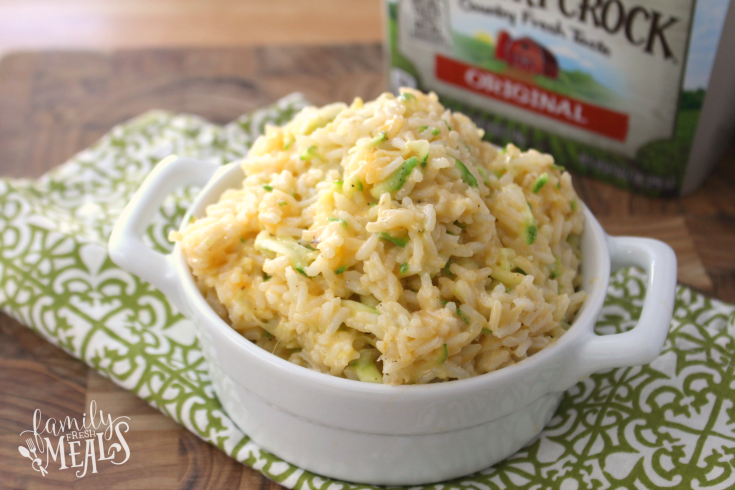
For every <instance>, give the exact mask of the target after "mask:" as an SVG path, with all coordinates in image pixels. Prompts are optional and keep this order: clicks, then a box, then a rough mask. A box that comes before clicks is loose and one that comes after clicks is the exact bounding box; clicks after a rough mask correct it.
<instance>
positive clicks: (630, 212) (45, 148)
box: [0, 44, 735, 489]
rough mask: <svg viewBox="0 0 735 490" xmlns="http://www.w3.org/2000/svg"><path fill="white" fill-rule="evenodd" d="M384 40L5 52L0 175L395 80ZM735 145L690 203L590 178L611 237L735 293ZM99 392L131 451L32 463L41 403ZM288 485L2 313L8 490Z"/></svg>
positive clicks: (588, 197)
mask: <svg viewBox="0 0 735 490" xmlns="http://www.w3.org/2000/svg"><path fill="white" fill-rule="evenodd" d="M382 70H383V61H382V57H381V51H380V47H379V46H378V45H359V44H356V45H351V46H342V47H335V46H333V47H321V46H314V47H304V46H300V47H274V46H270V47H250V48H232V49H174V50H140V51H114V52H110V53H99V52H37V53H19V54H13V55H10V56H7V57H5V58H4V59H3V60H2V61H0V175H3V176H13V177H37V176H39V175H41V174H42V173H43V172H44V171H46V170H48V169H50V168H51V167H53V166H55V165H58V164H60V163H62V162H63V161H65V160H66V159H68V158H69V157H70V156H72V155H73V154H74V153H75V152H77V151H79V150H81V149H83V148H85V147H87V146H89V145H90V144H92V143H93V142H94V141H95V140H96V139H98V138H99V137H100V136H102V135H103V134H104V133H105V132H107V131H108V130H109V129H110V128H111V127H112V126H113V125H115V124H117V123H120V122H122V121H125V120H126V119H129V118H131V117H133V116H136V115H138V114H140V113H141V112H144V111H146V110H149V109H153V108H159V109H167V110H171V111H176V112H189V113H193V114H197V115H200V116H202V117H205V118H207V119H209V120H212V121H215V122H219V123H224V122H227V121H230V120H232V119H234V118H235V117H237V116H239V115H240V114H242V113H244V112H247V111H250V110H252V109H254V108H256V107H260V106H263V105H265V104H268V103H270V102H273V101H275V100H276V99H277V98H279V97H281V96H283V95H286V94H288V93H290V92H293V91H296V90H298V91H301V92H303V93H304V94H305V95H306V96H307V97H308V98H309V99H310V100H312V101H313V102H314V103H316V104H324V103H328V102H332V101H334V100H342V101H346V102H348V101H350V100H351V99H352V98H353V97H355V96H358V95H359V96H362V97H363V98H365V99H369V98H372V97H374V96H376V95H377V94H378V93H380V92H381V91H382V90H384V89H385V77H384V75H383V73H382ZM733 162H735V154H733V153H731V154H729V155H727V156H726V157H725V158H724V159H723V162H722V163H721V164H720V166H719V167H718V168H717V169H716V170H715V173H714V174H713V175H712V177H711V178H710V179H709V180H708V181H707V182H706V184H705V186H704V187H703V188H702V189H700V190H699V191H697V192H696V193H694V194H693V195H691V196H689V197H687V198H684V199H678V200H674V199H668V200H662V199H651V198H646V197H643V196H639V195H634V194H630V193H628V192H626V191H622V190H620V189H617V188H614V187H612V186H609V185H607V184H603V183H601V182H598V181H594V180H591V179H588V178H584V177H575V185H576V187H577V188H578V190H579V194H580V196H581V197H582V199H583V200H584V201H585V202H586V203H587V205H588V206H589V207H590V208H591V209H592V211H593V212H594V213H595V214H596V215H597V216H598V217H599V219H600V221H601V222H602V224H603V226H604V227H605V228H606V229H607V230H608V231H609V232H611V233H613V234H619V235H624V234H633V235H641V236H651V237H654V238H658V239H661V240H664V241H666V242H667V243H669V244H670V245H672V247H674V249H675V250H676V252H677V256H678V259H679V263H680V269H679V280H680V281H681V282H682V283H684V284H687V285H690V286H693V287H695V288H696V289H699V290H702V291H705V292H707V294H710V295H712V296H715V297H720V298H722V299H724V300H727V301H735V253H733V251H735V199H734V198H733V196H734V195H735V194H734V192H735V171H734V170H733ZM91 400H95V401H96V402H97V403H98V404H99V406H100V407H101V408H102V409H104V410H110V411H111V412H112V413H114V414H119V415H127V416H130V417H131V419H132V420H131V433H130V444H131V460H130V461H129V462H127V463H126V464H125V465H122V466H119V467H112V466H111V465H108V466H105V467H104V468H103V469H102V470H101V471H100V473H99V474H97V475H92V476H86V477H84V478H82V479H78V478H76V477H75V476H74V475H73V474H72V473H71V472H66V471H56V470H53V471H51V472H50V473H49V475H47V476H46V478H41V477H40V476H38V475H37V474H35V473H33V472H31V471H30V470H29V469H28V467H27V465H25V464H21V460H20V456H19V454H18V453H17V449H16V447H17V443H18V434H19V432H21V431H22V430H25V429H27V428H28V426H29V424H30V421H31V419H32V416H33V411H34V410H35V409H36V408H40V409H41V410H42V411H43V413H44V414H46V415H49V416H53V417H62V418H63V417H65V416H67V415H68V416H70V417H80V416H81V414H82V413H83V412H84V411H85V410H87V408H88V405H89V402H90V401H91ZM277 487H278V485H276V484H274V483H272V482H269V481H267V480H266V479H264V478H263V477H261V476H260V475H259V474H258V473H257V472H255V471H253V470H251V469H250V468H247V467H244V466H242V465H240V464H238V463H236V462H235V461H234V460H232V459H230V458H229V457H227V456H225V455H224V454H223V453H221V452H220V451H219V450H217V449H215V448H213V447H212V446H209V445H208V444H206V443H204V442H202V441H200V440H199V439H197V438H196V437H195V436H194V435H192V434H191V433H190V432H188V431H186V430H185V429H183V428H181V427H180V426H178V425H177V424H175V423H174V422H172V421H171V420H170V419H168V418H166V417H164V416H163V415H161V414H160V413H159V412H158V411H156V410H154V409H152V408H150V407H148V406H147V405H146V404H145V403H143V402H142V401H140V400H139V399H138V398H136V397H135V396H134V395H132V394H131V393H129V392H127V391H124V390H122V389H120V388H118V387H117V386H116V385H114V384H113V383H111V382H110V381H108V380H106V379H105V378H102V377H101V376H99V375H98V374H96V373H95V372H94V371H92V370H90V369H88V368H87V367H86V366H84V365H83V364H82V363H81V362H79V361H77V360H75V359H73V358H71V357H70V356H68V355H67V354H65V353H64V352H63V351H61V350H60V349H58V348H56V347H54V346H52V345H51V344H49V343H47V342H46V341H44V340H43V339H41V338H40V337H38V336H36V335H35V334H34V333H33V332H31V331H30V330H28V329H27V328H25V327H23V326H21V325H20V324H18V323H17V322H16V321H14V320H13V319H11V318H9V317H7V316H6V315H2V314H0V488H3V489H5V488H7V489H11V488H12V489H47V488H48V489H51V488H54V489H57V488H60V489H66V488H69V489H71V488H74V489H77V488H85V489H86V488H95V489H97V488H121V489H128V488H136V489H174V488H175V489H178V488H182V489H183V488H186V489H219V488H223V489H224V488H227V489H231V488H240V489H253V488H269V489H275V488H277Z"/></svg>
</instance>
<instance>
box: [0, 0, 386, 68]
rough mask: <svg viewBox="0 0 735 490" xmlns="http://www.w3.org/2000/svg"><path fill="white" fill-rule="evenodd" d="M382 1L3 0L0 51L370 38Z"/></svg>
mask: <svg viewBox="0 0 735 490" xmlns="http://www.w3.org/2000/svg"><path fill="white" fill-rule="evenodd" d="M381 11H382V0H309V1H308V2H305V1H303V0H268V1H267V2H265V1H262V0H126V1H124V2H123V1H119V0H3V1H2V2H0V55H2V54H4V53H6V52H9V51H11V50H19V49H70V48H71V49H96V50H107V49H121V48H127V49H130V48H142V47H145V48H152V47H174V46H178V47H182V46H186V47H190V48H194V47H204V46H207V47H213V46H248V45H253V44H296V43H299V44H304V43H309V44H328V43H349V42H376V41H379V40H380V39H381V38H382V33H383V30H382V22H381Z"/></svg>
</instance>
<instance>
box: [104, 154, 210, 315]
mask: <svg viewBox="0 0 735 490" xmlns="http://www.w3.org/2000/svg"><path fill="white" fill-rule="evenodd" d="M220 168H222V166H221V165H218V164H215V163H210V162H204V161H201V160H194V159H193V158H180V157H177V156H174V155H172V156H170V157H166V158H164V159H163V160H161V162H159V163H158V165H156V167H155V168H154V169H153V171H152V172H151V173H150V174H148V176H147V177H146V178H145V180H144V181H143V183H142V184H141V186H140V187H139V188H138V190H137V191H136V192H135V195H133V198H132V199H131V200H130V202H129V203H128V205H127V206H126V207H125V209H124V210H123V212H122V214H121V215H120V217H119V218H118V220H117V223H115V227H114V228H113V229H112V234H111V235H110V241H109V245H108V247H109V248H108V252H109V254H110V258H111V259H112V261H113V262H114V263H115V264H117V265H118V266H119V267H120V268H121V269H123V270H126V271H128V272H130V273H132V274H135V275H136V276H138V277H140V278H141V279H143V280H144V281H146V282H149V283H151V284H152V285H153V286H155V287H156V288H158V289H159V290H160V291H161V292H162V293H163V294H164V295H166V298H167V299H168V300H169V302H170V303H171V304H172V305H173V306H174V307H175V308H177V309H178V310H179V311H183V308H182V307H183V306H184V301H183V298H182V297H181V293H180V290H179V285H178V282H179V281H178V280H177V278H176V272H175V268H174V264H173V260H172V256H171V255H170V254H169V255H164V254H162V253H159V252H156V251H155V250H153V249H151V248H150V247H149V246H147V245H146V244H145V243H143V240H142V236H143V233H145V231H146V229H147V227H148V225H149V223H150V221H151V218H152V217H153V215H154V213H156V212H157V211H158V209H159V207H160V206H161V203H162V202H163V200H164V198H166V196H168V195H169V194H170V193H171V192H172V191H173V190H175V189H176V188H178V187H182V186H185V185H204V184H206V183H207V182H209V180H210V179H211V178H212V176H213V175H214V173H215V172H216V171H217V170H218V169H220Z"/></svg>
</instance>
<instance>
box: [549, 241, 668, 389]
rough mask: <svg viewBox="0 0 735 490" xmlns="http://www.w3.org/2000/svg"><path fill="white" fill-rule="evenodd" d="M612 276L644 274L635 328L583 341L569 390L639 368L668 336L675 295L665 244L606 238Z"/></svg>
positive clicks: (590, 336) (653, 356)
mask: <svg viewBox="0 0 735 490" xmlns="http://www.w3.org/2000/svg"><path fill="white" fill-rule="evenodd" d="M607 242H608V247H609V249H610V262H611V264H610V265H611V268H612V270H617V269H620V268H621V267H626V266H631V265H632V266H637V267H640V268H641V269H643V270H645V271H646V273H647V274H648V281H647V285H646V298H645V300H644V301H643V308H642V310H641V316H640V318H639V320H638V323H637V324H636V326H635V327H634V328H633V329H632V330H629V331H627V332H625V333H620V334H614V335H596V334H595V333H594V332H590V333H589V334H588V335H587V337H586V338H585V339H584V340H583V341H582V345H581V346H580V348H579V349H580V350H579V356H578V357H577V358H576V360H575V361H574V362H575V365H573V366H571V369H569V372H570V374H571V376H564V377H563V378H564V383H563V385H561V386H560V388H561V389H563V390H564V389H568V388H570V387H572V386H574V385H575V384H576V383H578V382H579V381H580V380H582V379H584V378H586V377H587V376H589V375H590V374H592V373H595V372H597V371H601V370H603V369H609V368H614V367H626V366H639V365H642V364H648V363H649V362H652V361H653V360H654V359H656V357H658V355H659V354H660V353H661V349H662V348H663V345H664V341H665V340H666V335H667V334H668V332H669V324H670V322H671V315H672V314H673V310H674V299H675V295H676V266H677V263H676V254H675V253H674V251H673V250H672V249H671V247H669V246H668V245H667V244H665V243H663V242H661V241H658V240H652V239H650V238H637V237H610V236H608V237H607Z"/></svg>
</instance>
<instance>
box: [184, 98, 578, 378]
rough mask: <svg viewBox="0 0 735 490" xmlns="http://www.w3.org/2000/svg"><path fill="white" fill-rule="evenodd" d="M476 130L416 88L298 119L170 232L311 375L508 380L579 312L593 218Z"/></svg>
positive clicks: (534, 165) (224, 310) (243, 327)
mask: <svg viewBox="0 0 735 490" xmlns="http://www.w3.org/2000/svg"><path fill="white" fill-rule="evenodd" d="M482 136H483V131H482V130H480V129H478V128H477V127H476V126H475V125H474V123H473V122H472V121H471V120H470V119H469V118H467V117H466V116H464V115H463V114H460V113H452V112H451V111H449V110H446V109H445V108H444V107H443V106H442V105H441V104H440V103H439V101H438V99H437V97H436V95H434V94H433V93H432V94H428V95H427V94H423V93H421V92H418V91H415V90H410V89H403V90H402V93H401V95H400V96H398V97H395V96H393V95H391V94H389V93H385V94H383V95H381V96H380V97H378V98H377V99H376V100H374V101H372V102H368V103H364V102H363V101H362V100H361V99H359V98H358V99H355V101H354V102H353V103H352V104H351V105H349V106H348V105H345V104H330V105H327V106H325V107H322V108H315V107H310V108H306V109H304V110H302V111H301V112H299V113H298V114H297V115H296V116H295V117H294V118H293V120H292V121H291V122H289V123H288V124H286V125H285V126H283V127H268V128H266V131H265V135H264V136H261V137H260V138H259V139H258V140H257V141H256V142H255V144H254V145H253V147H252V149H251V150H250V153H249V155H248V157H247V158H245V159H244V160H243V161H242V162H241V165H242V168H243V170H244V172H245V175H246V178H245V180H244V182H243V185H242V187H241V188H239V189H231V190H228V191H226V192H225V193H224V194H223V195H222V196H221V198H220V200H219V202H217V203H216V204H213V205H211V206H209V207H208V208H207V212H206V217H203V218H201V219H197V220H195V221H193V222H192V223H190V224H189V225H188V226H187V227H186V229H185V230H184V232H183V233H173V234H172V238H173V239H175V240H178V241H179V242H180V246H181V250H182V252H183V254H184V256H185V257H186V260H187V261H188V263H189V265H190V267H191V270H192V272H193V274H194V276H195V278H196V280H197V282H198V285H199V287H200V289H201V290H202V292H203V294H204V295H205V297H206V298H207V300H208V302H209V303H210V304H211V306H212V307H213V308H214V309H215V310H216V311H217V312H218V314H219V315H220V316H221V317H222V318H223V319H225V320H226V321H227V322H228V323H229V324H231V325H232V327H233V328H234V329H235V330H237V331H238V332H240V333H241V334H242V335H243V336H245V337H246V338H247V339H249V340H250V341H252V342H254V343H255V344H257V345H258V346H260V347H262V348H263V349H266V350H267V351H269V352H272V353H273V354H275V355H277V356H280V357H282V358H284V359H287V360H289V361H291V362H294V363H296V364H299V365H301V366H304V367H307V368H310V369H314V370H316V371H320V372H323V373H327V374H331V375H334V376H340V377H346V378H349V379H354V380H360V381H367V382H375V383H387V384H392V385H397V384H405V383H429V382H435V381H442V380H452V379H462V378H467V377H470V376H477V375H480V374H483V373H488V372H490V371H494V370H497V369H501V368H503V367H506V366H509V365H511V364H514V363H516V362H519V361H521V360H523V359H525V358H527V357H528V356H531V355H533V354H534V353H536V352H538V351H540V350H541V349H544V348H545V347H548V346H549V345H551V344H552V343H553V342H554V341H555V340H556V339H558V338H559V337H560V336H561V335H563V334H564V332H565V330H566V328H568V326H569V323H570V322H571V320H572V319H573V317H574V315H575V313H576V312H577V310H578V309H579V308H580V306H581V305H582V303H583V301H584V299H585V293H584V292H582V291H577V288H578V286H579V285H580V283H581V276H580V274H579V266H580V250H579V242H580V235H581V233H582V230H583V227H584V218H583V215H582V210H581V206H580V205H579V204H578V203H579V201H578V198H577V195H576V194H575V192H574V188H573V187H572V180H571V177H570V175H569V174H568V173H567V172H565V171H564V169H563V168H561V167H559V166H557V165H555V164H554V161H553V158H552V157H551V156H549V155H545V154H541V153H539V152H537V151H534V150H530V151H527V152H521V151H520V150H519V149H518V148H516V147H515V146H512V145H509V146H507V147H506V148H504V149H501V150H499V149H497V148H496V147H494V146H493V145H491V144H489V143H487V142H484V141H482V139H481V138H482Z"/></svg>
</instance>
